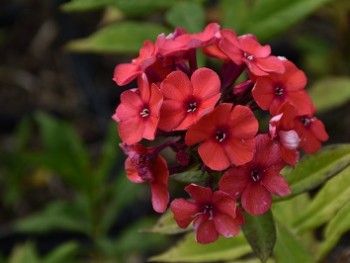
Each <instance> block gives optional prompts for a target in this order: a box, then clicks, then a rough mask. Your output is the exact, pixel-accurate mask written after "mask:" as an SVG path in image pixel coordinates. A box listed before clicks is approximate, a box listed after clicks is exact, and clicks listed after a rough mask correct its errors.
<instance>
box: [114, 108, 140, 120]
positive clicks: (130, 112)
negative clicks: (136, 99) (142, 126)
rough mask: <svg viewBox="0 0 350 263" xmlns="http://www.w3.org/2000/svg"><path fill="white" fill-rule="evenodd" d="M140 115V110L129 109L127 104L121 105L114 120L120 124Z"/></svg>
mask: <svg viewBox="0 0 350 263" xmlns="http://www.w3.org/2000/svg"><path fill="white" fill-rule="evenodd" d="M139 114H140V113H139V109H135V108H128V107H126V106H125V104H119V105H118V107H117V109H116V111H115V114H114V115H113V116H112V118H113V120H115V121H116V122H120V121H124V120H128V119H130V118H135V117H138V116H139Z"/></svg>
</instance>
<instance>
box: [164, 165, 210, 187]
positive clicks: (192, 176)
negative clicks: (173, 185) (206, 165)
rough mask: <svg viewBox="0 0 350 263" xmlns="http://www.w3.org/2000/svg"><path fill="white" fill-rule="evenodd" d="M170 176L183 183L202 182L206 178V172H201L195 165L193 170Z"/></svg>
mask: <svg viewBox="0 0 350 263" xmlns="http://www.w3.org/2000/svg"><path fill="white" fill-rule="evenodd" d="M171 178H172V179H174V180H176V181H179V182H181V183H185V184H190V183H196V184H202V183H204V182H205V181H206V180H207V179H208V174H207V173H204V172H201V171H200V170H199V169H197V167H195V168H194V170H189V171H186V172H183V173H178V174H173V175H171Z"/></svg>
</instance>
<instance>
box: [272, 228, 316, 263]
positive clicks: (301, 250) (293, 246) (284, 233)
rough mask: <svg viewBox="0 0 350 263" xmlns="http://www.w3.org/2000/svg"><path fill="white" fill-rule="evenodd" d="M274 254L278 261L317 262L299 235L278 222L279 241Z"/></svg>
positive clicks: (289, 262)
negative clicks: (299, 238)
mask: <svg viewBox="0 0 350 263" xmlns="http://www.w3.org/2000/svg"><path fill="white" fill-rule="evenodd" d="M274 255H275V257H276V260H277V262H278V263H295V262H303V263H314V262H315V260H314V259H313V258H312V257H311V254H310V253H309V251H308V250H307V248H306V247H305V246H304V245H303V243H302V242H301V241H300V240H298V238H297V236H296V235H295V234H294V233H293V232H292V231H290V230H289V229H287V228H286V227H284V226H282V225H281V224H277V242H276V246H275V249H274Z"/></svg>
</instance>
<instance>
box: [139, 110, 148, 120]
mask: <svg viewBox="0 0 350 263" xmlns="http://www.w3.org/2000/svg"><path fill="white" fill-rule="evenodd" d="M148 115H149V109H148V108H144V109H143V110H142V111H140V116H141V117H142V118H146V117H147V116H148Z"/></svg>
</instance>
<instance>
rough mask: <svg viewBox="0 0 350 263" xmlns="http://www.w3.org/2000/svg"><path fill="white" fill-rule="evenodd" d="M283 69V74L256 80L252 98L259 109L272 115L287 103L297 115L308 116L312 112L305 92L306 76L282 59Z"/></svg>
mask: <svg viewBox="0 0 350 263" xmlns="http://www.w3.org/2000/svg"><path fill="white" fill-rule="evenodd" d="M282 63H283V65H284V67H285V72H284V73H283V74H276V73H271V74H269V75H268V76H261V77H257V78H256V83H255V86H254V88H253V90H252V94H253V98H254V100H255V101H256V103H257V104H258V105H259V107H260V108H262V109H263V110H267V109H268V110H269V111H270V113H271V114H272V115H277V114H278V109H279V108H280V107H281V106H282V105H283V104H284V103H286V102H289V103H291V104H293V105H294V107H295V108H296V109H298V113H299V114H301V115H303V114H309V113H311V112H312V111H313V110H314V106H313V104H312V102H311V99H310V97H309V96H308V95H307V93H306V92H305V86H306V81H307V80H306V76H305V74H304V72H302V71H301V70H299V69H298V68H297V67H296V66H295V65H294V64H293V63H292V62H290V61H289V60H286V59H282Z"/></svg>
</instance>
